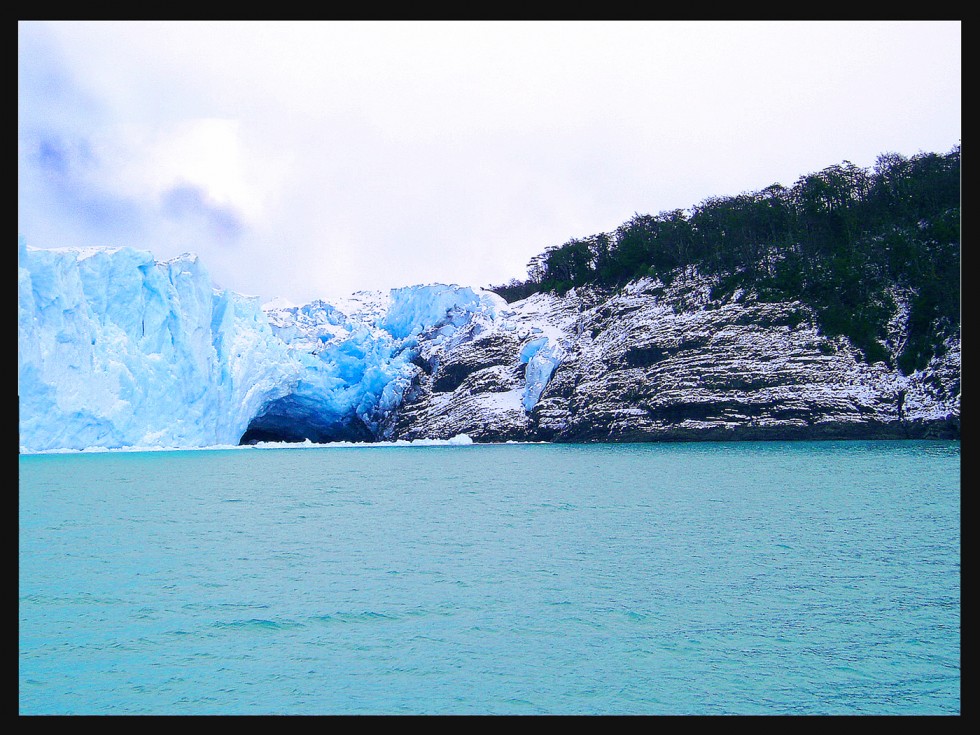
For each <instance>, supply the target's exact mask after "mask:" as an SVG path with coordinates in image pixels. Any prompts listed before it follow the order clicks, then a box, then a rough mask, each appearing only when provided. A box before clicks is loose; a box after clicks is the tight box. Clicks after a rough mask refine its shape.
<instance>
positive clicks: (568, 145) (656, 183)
mask: <svg viewBox="0 0 980 735" xmlns="http://www.w3.org/2000/svg"><path fill="white" fill-rule="evenodd" d="M19 27H20V32H19V42H20V43H19V45H20V50H19V53H20V56H19V66H20V85H19V87H20V88H19V93H18V94H19V105H20V107H19V115H18V117H19V123H18V150H19V155H20V163H21V173H20V180H19V181H20V183H19V193H18V211H19V216H20V228H21V232H22V234H24V236H25V237H26V238H27V240H28V242H29V243H31V244H37V245H42V246H44V245H47V246H55V245H64V244H119V245H133V246H137V247H146V248H148V249H151V250H153V251H154V252H155V253H156V254H157V255H158V257H169V256H170V255H174V254H177V253H178V252H182V251H184V250H188V249H192V250H196V251H197V252H198V253H199V254H200V255H201V257H202V260H203V262H204V263H205V264H206V265H207V267H208V268H209V270H211V272H212V274H213V275H214V276H215V278H216V280H218V281H219V282H221V283H222V285H224V286H226V287H229V288H235V289H236V290H241V291H244V292H249V293H256V294H258V295H261V296H263V297H270V298H271V297H272V296H275V295H282V296H285V297H287V298H289V299H290V300H292V301H302V300H308V299H310V298H314V297H317V296H323V297H329V296H335V295H343V294H345V293H349V292H350V291H353V290H356V289H358V288H386V287H392V286H398V285H408V284H411V283H416V282H431V281H436V280H443V281H455V282H460V283H466V284H471V285H486V284H488V283H500V282H503V281H506V280H508V279H509V278H512V277H523V276H524V265H525V264H526V263H527V261H528V260H529V259H530V258H531V257H532V256H533V255H535V254H537V253H539V252H541V251H542V250H543V249H544V248H545V247H548V246H549V245H558V244H561V243H562V242H564V241H566V240H568V239H569V238H572V237H578V236H585V235H590V234H594V233H596V232H601V231H609V230H611V229H614V228H615V227H616V226H617V225H619V224H621V223H622V222H623V221H625V220H626V219H628V218H629V217H630V216H631V215H632V214H633V213H634V212H649V213H657V212H659V211H663V210H669V209H675V208H686V207H690V206H693V205H694V204H697V203H698V202H699V201H701V200H703V199H705V198H707V197H710V196H719V195H727V194H737V193H739V192H741V191H747V190H757V189H761V188H763V187H765V186H767V185H769V184H771V183H774V182H777V181H778V182H780V183H783V184H785V185H791V184H792V183H793V181H795V179H796V178H798V177H799V176H802V175H805V174H807V173H810V172H813V171H816V170H819V169H821V168H824V167H825V166H828V165H832V164H834V163H839V162H841V161H842V160H844V159H847V160H850V161H852V162H854V163H856V164H857V165H862V166H869V165H872V164H873V163H874V159H875V157H876V156H877V155H878V154H879V153H883V152H886V151H896V152H899V153H903V154H905V155H913V154H915V153H917V152H919V151H923V150H926V151H937V152H945V151H947V150H949V149H950V148H951V147H952V146H954V145H956V144H958V142H959V139H960V103H961V99H960V98H961V86H960V30H961V28H960V23H959V22H956V21H953V22H931V21H911V22H894V21H887V22H878V21H872V22H849V21H845V22H814V21H810V22H800V23H785V22H754V21H753V22H731V21H729V22H718V23H708V22H528V23H524V22H266V21H261V22H260V21H242V22H237V21H236V22H230V21H228V22H185V21H181V22H163V23H155V22H154V23H149V22H48V23H35V22H30V23H24V22H22V23H20V25H19ZM45 145H46V146H47V148H44V149H43V150H44V151H46V153H45V154H44V155H42V154H41V151H42V147H43V146H45ZM45 156H47V157H46V158H45ZM42 164H44V165H42ZM45 166H46V168H45ZM82 187H85V188H84V190H83V188H82ZM181 187H183V188H181ZM175 189H176V191H177V193H176V194H174V195H172V196H171V195H169V194H168V192H172V191H174V190H175ZM168 196H171V198H170V199H167V197H168ZM168 201H169V203H170V206H169V208H168V207H167V206H164V205H165V204H166V203H167V202H168ZM80 207H81V210H80V209H79V208H80ZM79 211H83V212H87V213H88V214H87V218H85V217H83V218H80V217H79V216H78V212H79ZM168 213H169V214H168ZM178 214H179V215H180V216H177V215H178ZM232 235H233V237H232Z"/></svg>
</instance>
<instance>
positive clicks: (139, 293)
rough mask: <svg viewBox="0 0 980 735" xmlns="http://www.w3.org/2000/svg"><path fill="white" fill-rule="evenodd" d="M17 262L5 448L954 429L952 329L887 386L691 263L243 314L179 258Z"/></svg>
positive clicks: (880, 375) (814, 334)
mask: <svg viewBox="0 0 980 735" xmlns="http://www.w3.org/2000/svg"><path fill="white" fill-rule="evenodd" d="M18 266H19V267H18V394H19V397H20V444H21V450H22V451H45V450H53V449H83V448H87V447H126V446H143V447H200V446H213V445H226V444H238V443H239V442H240V441H244V442H246V443H248V442H256V441H264V440H293V441H299V440H303V439H311V440H313V441H317V442H322V441H335V440H356V441H372V440H378V439H449V438H451V437H453V436H456V435H459V434H468V435H470V436H472V437H473V438H474V439H476V440H483V441H502V440H508V439H515V440H542V439H543V440H555V441H629V440H650V439H701V438H708V439H714V438H795V437H798V438H806V437H847V436H854V437H858V436H869V437H870V436H958V432H959V406H960V389H959V379H960V344H959V339H958V338H957V339H955V340H951V341H950V342H949V343H948V345H947V350H946V352H945V354H944V355H943V356H942V357H941V358H939V359H937V360H935V361H934V362H933V363H932V364H931V365H930V366H929V367H928V368H927V369H926V370H925V371H922V372H919V373H916V374H914V375H911V376H903V375H901V374H900V373H898V372H897V371H895V370H893V369H890V368H888V367H886V365H885V364H884V363H876V364H874V365H868V364H866V363H864V362H863V361H861V360H860V356H859V355H858V354H857V353H856V351H855V350H853V349H852V348H851V347H850V345H849V344H848V343H847V342H846V340H843V339H836V340H828V339H826V338H824V337H823V336H821V335H820V333H819V332H818V330H817V329H816V327H815V326H814V324H813V320H812V314H811V313H810V312H809V310H808V309H807V308H806V307H805V306H803V305H801V304H799V303H793V304H763V303H757V302H754V301H753V300H752V298H751V296H750V295H744V294H737V295H736V296H734V297H732V298H730V299H728V300H726V301H711V300H710V298H709V292H710V282H709V281H707V280H706V279H703V278H700V277H698V276H697V274H695V273H688V274H681V275H679V276H678V278H677V279H676V280H675V281H674V282H673V284H672V285H671V286H670V287H669V288H668V287H665V286H664V284H662V283H660V282H659V281H651V280H644V281H638V282H636V283H633V284H631V285H630V286H629V287H627V288H626V289H624V290H623V291H621V292H619V293H601V292H596V291H591V290H579V291H572V292H570V293H569V294H567V295H565V296H563V297H557V296H553V295H550V294H537V295H535V296H532V297H531V298H529V299H525V300H523V301H520V302H517V303H514V304H506V303H505V302H504V301H503V299H501V298H500V297H499V296H497V295H495V294H493V293H490V292H487V291H482V290H480V289H471V288H464V287H461V286H450V285H439V284H436V285H428V286H411V287H408V288H403V289H394V290H392V291H391V292H389V293H372V292H362V293H357V294H354V295H352V296H351V297H349V298H348V299H345V300H343V301H337V302H335V303H332V304H328V303H326V302H323V301H314V302H312V303H310V304H305V305H302V306H294V305H290V304H285V303H282V302H274V303H270V304H266V305H265V306H260V305H259V304H258V302H257V300H256V299H254V298H249V297H245V296H241V295H239V294H235V293H232V292H229V291H222V290H217V289H215V288H213V286H212V285H211V282H210V279H209V277H208V275H207V272H206V271H205V269H204V267H203V266H202V265H201V263H200V262H199V261H198V260H197V258H196V257H194V256H191V255H185V256H181V257H179V258H175V259H173V260H170V261H167V262H156V261H154V259H153V257H152V256H151V255H150V254H149V253H147V252H144V251H137V250H130V249H118V250H111V249H94V250H87V251H79V250H67V249H66V250H35V249H31V248H28V247H26V245H25V244H24V242H23V241H22V240H21V241H20V242H19V251H18ZM900 316H901V315H897V318H896V320H895V322H894V329H895V330H896V333H895V335H893V336H892V338H891V339H890V340H889V342H888V343H887V346H889V347H892V348H893V349H894V345H898V344H900V343H901V339H902V335H901V329H902V319H901V318H900Z"/></svg>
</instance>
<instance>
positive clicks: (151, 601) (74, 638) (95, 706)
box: [19, 442, 961, 715]
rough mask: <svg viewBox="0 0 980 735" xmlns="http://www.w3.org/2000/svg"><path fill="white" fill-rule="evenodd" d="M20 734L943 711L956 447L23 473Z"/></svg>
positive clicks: (84, 459)
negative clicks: (462, 719) (311, 723)
mask: <svg viewBox="0 0 980 735" xmlns="http://www.w3.org/2000/svg"><path fill="white" fill-rule="evenodd" d="M19 513H20V544H19V550H20V564H19V579H20V589H19V613H20V647H19V653H20V670H19V704H20V712H21V714H699V715H713V714H766V715H769V714H772V715H781V714H959V713H960V625H961V618H960V521H961V518H960V444H959V442H817V443H809V442H807V443H781V442H773V443H732V444H716V443H696V444H633V445H589V446H569V445H495V446H479V445H474V446H431V447H398V446H394V447H391V446H389V447H351V446H348V447H333V446H332V447H314V448H275V449H273V448H258V447H252V448H242V449H227V450H207V451H187V452H183V451H181V452H143V453H138V452H108V453H94V454H90V453H74V454H46V455H30V456H21V457H20V502H19Z"/></svg>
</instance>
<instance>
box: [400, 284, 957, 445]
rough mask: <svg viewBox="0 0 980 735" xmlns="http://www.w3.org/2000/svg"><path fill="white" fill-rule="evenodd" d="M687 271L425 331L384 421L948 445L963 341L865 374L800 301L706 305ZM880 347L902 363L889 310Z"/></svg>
mask: <svg viewBox="0 0 980 735" xmlns="http://www.w3.org/2000/svg"><path fill="white" fill-rule="evenodd" d="M711 285H712V284H711V282H710V281H709V280H708V279H705V278H701V277H698V276H697V275H696V274H694V273H693V272H688V273H687V274H686V275H682V276H681V277H678V278H677V279H675V280H674V281H673V282H672V284H671V286H670V287H669V288H668V287H665V286H664V285H663V284H662V283H661V282H660V281H658V280H652V279H644V280H639V281H636V282H634V283H632V284H630V285H628V286H627V287H626V288H624V289H622V290H620V291H619V292H616V293H604V292H602V291H599V290H594V289H589V288H580V289H573V290H572V291H570V292H569V293H567V294H566V295H564V296H555V295H552V294H544V293H541V294H536V295H534V296H531V297H530V298H528V299H525V300H522V301H518V302H515V303H513V304H510V305H508V306H507V307H505V308H503V309H502V310H501V311H500V313H499V314H498V317H497V319H495V320H493V321H492V322H486V321H480V320H476V321H473V322H472V323H470V324H469V325H468V326H467V327H466V328H464V329H463V330H461V332H460V333H459V334H457V335H456V337H455V339H454V341H453V343H452V344H450V345H447V344H445V343H442V344H436V343H434V342H429V341H427V340H426V339H425V335H422V337H421V339H420V343H419V354H418V357H417V358H416V360H415V363H416V365H417V367H418V370H417V373H416V375H415V377H414V379H413V381H412V384H411V386H410V388H409V389H408V390H407V392H406V394H405V398H404V402H403V403H402V405H401V406H400V407H399V409H398V410H397V413H396V414H395V416H393V422H392V425H391V429H390V431H391V435H392V436H393V437H397V438H401V439H415V438H423V437H424V438H449V437H451V436H454V435H456V434H461V433H465V434H468V435H470V436H471V437H472V438H473V439H475V440H477V441H507V440H519V441H559V442H561V441H568V442H592V441H650V440H723V439H830V438H904V437H908V438H958V437H959V411H960V343H959V339H956V340H950V341H949V342H948V343H947V345H946V350H945V353H944V354H943V355H942V356H941V357H938V358H936V359H934V360H933V361H932V362H931V363H930V364H929V365H928V367H927V368H926V369H925V370H921V371H917V372H915V373H913V374H912V375H909V376H905V375H902V374H901V373H900V372H899V371H898V370H897V369H895V368H893V367H889V366H888V365H887V364H886V362H884V361H879V362H876V363H874V364H868V363H867V362H865V361H864V360H863V357H862V354H861V353H860V352H859V351H858V350H856V349H855V348H854V347H852V346H851V345H850V343H849V342H848V341H847V340H846V339H844V338H842V337H838V338H835V339H828V338H825V337H823V336H821V334H820V332H819V330H818V329H817V327H816V326H815V321H814V315H813V313H812V311H811V310H810V309H809V308H808V307H806V306H804V305H803V304H801V303H799V302H793V303H762V302H760V301H758V300H756V299H754V298H753V297H752V296H751V295H750V294H745V293H744V292H736V293H735V294H732V295H731V296H729V297H728V298H727V299H725V300H714V301H713V300H711V299H710V296H709V295H710V293H711V288H710V286H711ZM891 326H892V334H891V335H890V336H889V339H888V340H887V342H886V344H885V345H884V346H885V347H886V349H888V350H889V352H890V353H891V354H892V355H894V354H897V353H898V351H899V350H900V348H901V345H902V340H903V329H904V327H905V324H904V318H903V314H901V313H899V314H896V315H895V318H894V319H893V321H892V325H891Z"/></svg>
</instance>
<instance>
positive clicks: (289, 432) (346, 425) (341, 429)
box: [238, 395, 375, 445]
mask: <svg viewBox="0 0 980 735" xmlns="http://www.w3.org/2000/svg"><path fill="white" fill-rule="evenodd" d="M307 439H309V440H310V441H311V442H313V443H314V444H326V443H329V442H341V441H343V442H373V441H375V436H374V435H373V434H372V432H371V430H370V429H369V428H368V427H367V426H365V424H364V422H363V421H361V419H360V418H359V417H358V416H356V415H350V416H338V415H336V414H334V413H330V412H329V411H324V408H323V405H322V404H319V403H317V402H315V401H313V400H311V399H309V398H306V397H304V396H297V395H289V396H284V397H283V398H279V399H277V400H275V401H272V402H271V403H268V404H266V405H265V406H264V407H263V408H262V410H261V411H259V413H258V414H257V415H256V416H255V418H253V419H252V420H251V422H249V425H248V428H247V429H246V430H245V433H244V434H242V438H241V439H240V440H239V442H238V443H239V445H246V444H258V443H260V442H291V443H295V442H304V441H306V440H307Z"/></svg>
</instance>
